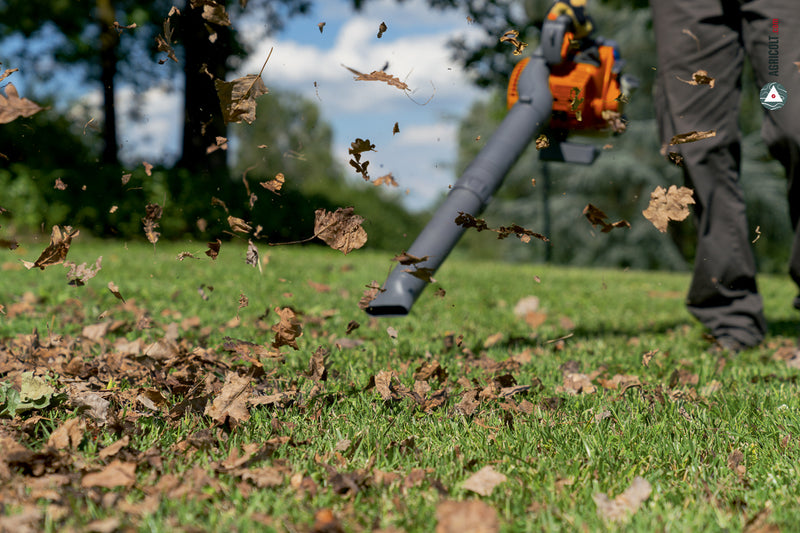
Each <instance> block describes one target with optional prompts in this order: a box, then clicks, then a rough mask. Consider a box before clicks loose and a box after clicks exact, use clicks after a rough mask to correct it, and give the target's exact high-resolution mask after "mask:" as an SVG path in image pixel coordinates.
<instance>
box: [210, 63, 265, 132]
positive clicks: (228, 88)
mask: <svg viewBox="0 0 800 533" xmlns="http://www.w3.org/2000/svg"><path fill="white" fill-rule="evenodd" d="M214 87H215V88H216V89H217V96H218V97H219V103H220V107H221V108H222V117H223V119H224V120H225V124H230V123H231V122H235V123H239V122H241V121H242V120H244V121H245V122H247V123H248V124H252V123H253V122H254V121H255V119H256V98H258V97H259V96H262V95H264V94H267V93H269V90H268V89H267V86H266V85H264V80H262V79H261V75H260V74H258V75H256V74H249V75H247V76H243V77H241V78H236V79H235V80H232V81H223V80H214Z"/></svg>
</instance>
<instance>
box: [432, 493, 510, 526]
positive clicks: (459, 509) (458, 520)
mask: <svg viewBox="0 0 800 533" xmlns="http://www.w3.org/2000/svg"><path fill="white" fill-rule="evenodd" d="M498 531H500V519H499V518H498V516H497V511H495V509H494V507H492V506H491V505H489V504H488V503H486V502H484V501H482V500H464V501H451V500H446V501H443V502H441V503H439V505H437V507H436V533H497V532H498Z"/></svg>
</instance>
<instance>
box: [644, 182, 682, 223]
mask: <svg viewBox="0 0 800 533" xmlns="http://www.w3.org/2000/svg"><path fill="white" fill-rule="evenodd" d="M692 194H693V191H692V189H689V188H688V187H681V188H678V187H676V186H675V185H670V187H669V189H664V188H663V187H661V186H658V187H656V190H655V191H653V192H652V193H650V204H649V205H648V206H647V209H645V210H644V211H642V215H644V218H646V219H647V220H649V221H650V222H652V223H653V226H655V227H656V229H658V231H660V232H661V233H664V232H666V231H667V224H669V221H670V220H675V221H681V220H684V219H685V218H686V217H688V216H689V207H688V206H689V205H690V204H693V203H695V201H694V198H692Z"/></svg>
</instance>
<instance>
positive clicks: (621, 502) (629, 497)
mask: <svg viewBox="0 0 800 533" xmlns="http://www.w3.org/2000/svg"><path fill="white" fill-rule="evenodd" d="M652 491H653V487H652V486H651V485H650V483H649V482H648V481H647V480H646V479H644V478H642V477H639V476H637V477H635V478H634V479H633V482H631V486H630V487H628V488H627V489H625V492H623V493H622V494H619V495H618V496H617V497H616V498H614V499H613V500H612V499H611V498H609V497H608V496H607V495H606V494H604V493H595V494H593V495H592V499H593V500H594V503H595V504H596V505H597V514H598V516H600V517H601V518H603V519H605V520H608V521H611V522H618V521H622V520H625V519H626V518H628V517H629V516H630V515H632V514H633V513H635V512H636V511H637V510H638V509H639V506H640V505H641V504H642V503H643V502H644V501H645V500H647V498H649V497H650V493H651V492H652Z"/></svg>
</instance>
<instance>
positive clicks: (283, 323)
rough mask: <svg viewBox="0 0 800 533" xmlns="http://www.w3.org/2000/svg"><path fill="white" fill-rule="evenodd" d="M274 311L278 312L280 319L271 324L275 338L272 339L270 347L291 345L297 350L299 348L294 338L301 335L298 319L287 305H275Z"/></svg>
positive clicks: (301, 330)
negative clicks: (282, 306)
mask: <svg viewBox="0 0 800 533" xmlns="http://www.w3.org/2000/svg"><path fill="white" fill-rule="evenodd" d="M275 312H276V313H278V316H279V317H280V321H279V322H278V323H277V324H275V325H273V326H272V331H273V332H274V333H275V340H274V341H272V347H273V348H280V347H281V346H291V347H292V348H294V349H295V350H298V349H299V348H298V347H297V341H296V340H295V339H297V338H298V337H300V336H302V335H303V328H302V326H301V325H300V321H299V320H298V319H297V315H295V314H294V311H292V310H291V309H289V308H288V307H284V308H279V307H276V308H275Z"/></svg>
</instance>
